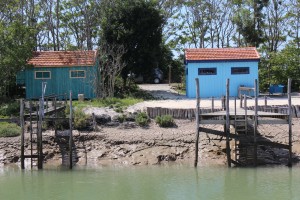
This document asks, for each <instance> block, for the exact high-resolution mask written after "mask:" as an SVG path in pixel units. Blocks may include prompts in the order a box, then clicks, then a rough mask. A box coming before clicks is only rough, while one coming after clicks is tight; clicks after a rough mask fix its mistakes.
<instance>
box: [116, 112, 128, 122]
mask: <svg viewBox="0 0 300 200" xmlns="http://www.w3.org/2000/svg"><path fill="white" fill-rule="evenodd" d="M126 117H127V116H126V115H124V114H122V115H119V116H118V121H119V122H120V123H123V122H124V121H126Z"/></svg>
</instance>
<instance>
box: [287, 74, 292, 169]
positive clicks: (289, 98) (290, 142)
mask: <svg viewBox="0 0 300 200" xmlns="http://www.w3.org/2000/svg"><path fill="white" fill-rule="evenodd" d="M291 85H292V79H290V78H289V79H288V105H289V108H288V109H289V110H288V115H289V116H288V120H289V161H288V166H289V167H292V164H293V161H292V159H293V157H292V156H293V155H292V145H293V144H292V142H293V141H292V109H291V108H292V100H291Z"/></svg>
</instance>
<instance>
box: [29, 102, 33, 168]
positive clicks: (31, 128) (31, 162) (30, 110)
mask: <svg viewBox="0 0 300 200" xmlns="http://www.w3.org/2000/svg"><path fill="white" fill-rule="evenodd" d="M29 120H30V155H31V159H30V167H31V169H32V167H33V160H32V155H33V150H32V147H33V145H32V134H33V127H32V101H31V100H30V102H29Z"/></svg>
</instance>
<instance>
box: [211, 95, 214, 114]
mask: <svg viewBox="0 0 300 200" xmlns="http://www.w3.org/2000/svg"><path fill="white" fill-rule="evenodd" d="M214 111H215V98H214V97H212V98H211V112H214Z"/></svg>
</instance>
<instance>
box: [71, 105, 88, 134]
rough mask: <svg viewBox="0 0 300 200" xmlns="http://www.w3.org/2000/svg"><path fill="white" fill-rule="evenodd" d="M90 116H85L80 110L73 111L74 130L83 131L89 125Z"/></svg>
mask: <svg viewBox="0 0 300 200" xmlns="http://www.w3.org/2000/svg"><path fill="white" fill-rule="evenodd" d="M89 118H90V116H88V115H86V114H85V113H84V112H83V111H81V110H75V112H74V128H75V129H79V130H80V129H85V128H87V126H88V125H89V122H88V120H89Z"/></svg>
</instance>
